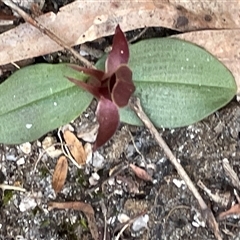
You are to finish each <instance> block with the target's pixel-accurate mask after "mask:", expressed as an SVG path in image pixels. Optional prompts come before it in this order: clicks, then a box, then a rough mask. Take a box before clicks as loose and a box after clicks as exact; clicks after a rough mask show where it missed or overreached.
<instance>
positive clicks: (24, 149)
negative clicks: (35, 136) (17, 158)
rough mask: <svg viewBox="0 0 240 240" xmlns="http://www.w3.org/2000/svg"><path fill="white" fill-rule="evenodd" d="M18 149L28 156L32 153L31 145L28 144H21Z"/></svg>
mask: <svg viewBox="0 0 240 240" xmlns="http://www.w3.org/2000/svg"><path fill="white" fill-rule="evenodd" d="M19 147H20V149H21V151H22V152H23V153H25V154H29V153H30V152H31V151H32V145H31V143H29V142H26V143H23V144H21V145H20V146H19Z"/></svg>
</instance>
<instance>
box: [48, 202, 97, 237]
mask: <svg viewBox="0 0 240 240" xmlns="http://www.w3.org/2000/svg"><path fill="white" fill-rule="evenodd" d="M48 207H49V210H52V209H55V208H57V209H74V210H79V211H82V212H83V213H84V214H85V216H86V218H87V220H88V227H89V230H90V232H91V234H92V237H93V239H94V240H98V228H97V225H96V219H95V217H94V210H93V208H92V206H91V205H90V204H87V203H84V202H50V203H49V204H48Z"/></svg>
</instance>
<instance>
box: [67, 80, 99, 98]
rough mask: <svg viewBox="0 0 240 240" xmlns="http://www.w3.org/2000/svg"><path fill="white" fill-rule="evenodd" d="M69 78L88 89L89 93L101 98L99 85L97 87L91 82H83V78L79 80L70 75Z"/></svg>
mask: <svg viewBox="0 0 240 240" xmlns="http://www.w3.org/2000/svg"><path fill="white" fill-rule="evenodd" d="M67 79H68V80H69V81H70V82H72V83H74V84H75V85H77V86H78V87H80V88H82V89H84V90H86V91H88V92H89V93H91V94H92V95H93V96H94V97H96V98H98V99H99V98H100V96H101V95H100V93H99V88H98V87H95V86H92V85H90V84H87V83H85V82H82V81H81V80H77V79H74V78H70V77H67Z"/></svg>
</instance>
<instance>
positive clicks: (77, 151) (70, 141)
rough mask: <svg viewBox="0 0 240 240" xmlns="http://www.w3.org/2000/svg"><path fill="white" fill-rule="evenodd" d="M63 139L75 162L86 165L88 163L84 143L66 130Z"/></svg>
mask: <svg viewBox="0 0 240 240" xmlns="http://www.w3.org/2000/svg"><path fill="white" fill-rule="evenodd" d="M63 137H64V140H65V142H66V143H67V146H68V149H69V151H70V152H71V154H72V156H73V158H74V159H75V161H76V162H77V163H78V164H79V165H84V164H85V163H86V159H87V156H86V153H85V150H84V147H83V145H82V143H81V142H80V141H79V140H78V139H77V137H76V136H75V135H74V134H73V133H72V132H70V131H69V130H66V131H65V132H64V133H63Z"/></svg>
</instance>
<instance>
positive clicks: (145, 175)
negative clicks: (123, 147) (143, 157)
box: [129, 164, 153, 182]
mask: <svg viewBox="0 0 240 240" xmlns="http://www.w3.org/2000/svg"><path fill="white" fill-rule="evenodd" d="M129 166H130V167H131V169H132V171H133V172H134V173H135V174H136V176H137V177H139V178H140V179H142V180H144V181H150V182H152V180H153V179H152V177H151V176H150V175H149V174H148V173H147V172H146V171H145V170H144V169H142V168H140V167H138V166H136V165H134V164H129Z"/></svg>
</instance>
